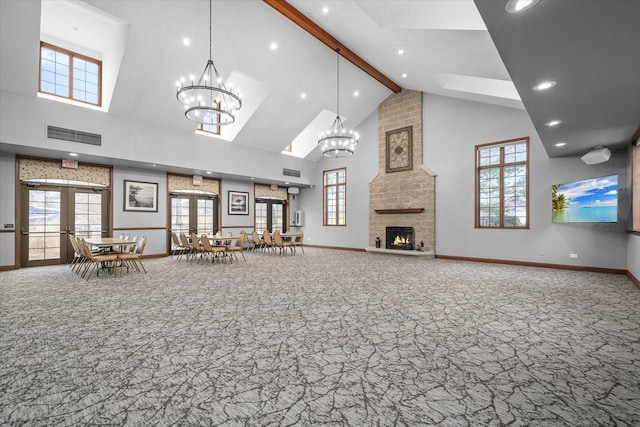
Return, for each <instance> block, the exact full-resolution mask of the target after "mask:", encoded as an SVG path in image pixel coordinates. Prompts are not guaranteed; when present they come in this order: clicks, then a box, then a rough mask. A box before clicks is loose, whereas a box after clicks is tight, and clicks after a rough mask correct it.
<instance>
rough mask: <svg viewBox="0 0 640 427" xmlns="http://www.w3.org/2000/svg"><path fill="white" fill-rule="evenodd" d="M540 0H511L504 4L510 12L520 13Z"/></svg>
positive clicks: (505, 8)
mask: <svg viewBox="0 0 640 427" xmlns="http://www.w3.org/2000/svg"><path fill="white" fill-rule="evenodd" d="M539 1H540V0H509V1H508V2H507V4H506V5H505V6H504V10H506V11H507V12H509V13H520V12H524V11H525V10H527V9H531V8H532V7H533V6H535V5H536V4H538V2H539Z"/></svg>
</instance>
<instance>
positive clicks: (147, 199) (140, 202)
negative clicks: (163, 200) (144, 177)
mask: <svg viewBox="0 0 640 427" xmlns="http://www.w3.org/2000/svg"><path fill="white" fill-rule="evenodd" d="M123 195H124V200H123V210H124V211H125V212H158V183H157V182H142V181H129V180H126V179H125V180H124V192H123Z"/></svg>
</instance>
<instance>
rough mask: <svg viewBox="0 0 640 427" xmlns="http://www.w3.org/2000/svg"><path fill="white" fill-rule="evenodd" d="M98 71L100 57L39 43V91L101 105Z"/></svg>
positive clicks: (99, 72) (100, 72) (100, 67)
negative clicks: (90, 56)
mask: <svg viewBox="0 0 640 427" xmlns="http://www.w3.org/2000/svg"><path fill="white" fill-rule="evenodd" d="M101 74H102V62H101V61H98V60H97V59H93V58H89V57H86V56H83V55H80V54H78V53H75V52H72V51H70V50H66V49H62V48H60V47H57V46H54V45H51V44H48V43H44V42H41V43H40V81H39V83H40V84H39V89H38V91H39V92H41V93H48V94H50V95H55V96H60V97H62V98H69V99H73V100H75V101H80V102H86V103H88V104H92V105H96V106H100V105H101V86H102V85H101V80H102V79H101Z"/></svg>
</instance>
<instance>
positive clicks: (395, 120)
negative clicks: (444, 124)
mask: <svg viewBox="0 0 640 427" xmlns="http://www.w3.org/2000/svg"><path fill="white" fill-rule="evenodd" d="M378 153H379V154H378V170H379V171H378V175H377V176H376V177H375V178H374V179H373V180H372V181H371V182H370V183H369V249H368V250H370V251H371V252H389V253H395V254H398V255H404V254H406V255H412V254H414V255H415V254H417V253H418V252H417V251H416V250H415V249H416V248H419V247H420V245H419V243H420V242H424V252H421V254H422V255H428V256H429V257H431V258H433V256H434V248H435V182H436V179H435V178H436V177H435V174H434V173H432V172H431V171H430V170H429V169H427V168H426V167H425V166H424V165H423V164H422V92H416V91H410V90H406V89H403V90H402V91H401V92H400V93H397V94H392V95H390V96H389V97H388V98H387V99H386V100H384V101H383V102H382V103H381V104H380V106H379V107H378ZM397 226H403V227H408V228H411V229H412V230H413V236H412V244H411V249H414V250H413V251H410V250H397V249H407V248H406V247H403V248H398V247H390V242H389V240H390V238H391V237H390V236H387V227H397ZM376 238H380V240H382V242H381V243H382V245H381V246H382V248H384V249H382V248H381V249H380V250H377V249H376V248H374V246H375V241H376ZM393 239H394V240H395V236H394V237H393ZM416 242H417V243H418V244H417V245H416ZM391 245H392V246H394V244H393V241H392V242H391Z"/></svg>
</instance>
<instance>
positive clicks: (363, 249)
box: [303, 243, 367, 252]
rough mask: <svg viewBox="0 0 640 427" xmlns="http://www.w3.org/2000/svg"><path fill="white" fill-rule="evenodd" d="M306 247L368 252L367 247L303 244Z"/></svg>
mask: <svg viewBox="0 0 640 427" xmlns="http://www.w3.org/2000/svg"><path fill="white" fill-rule="evenodd" d="M303 246H304V247H305V248H320V249H337V250H339V251H352V252H366V251H367V250H366V249H365V248H347V247H344V246H322V245H307V244H306V243H305V244H304V245H303Z"/></svg>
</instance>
